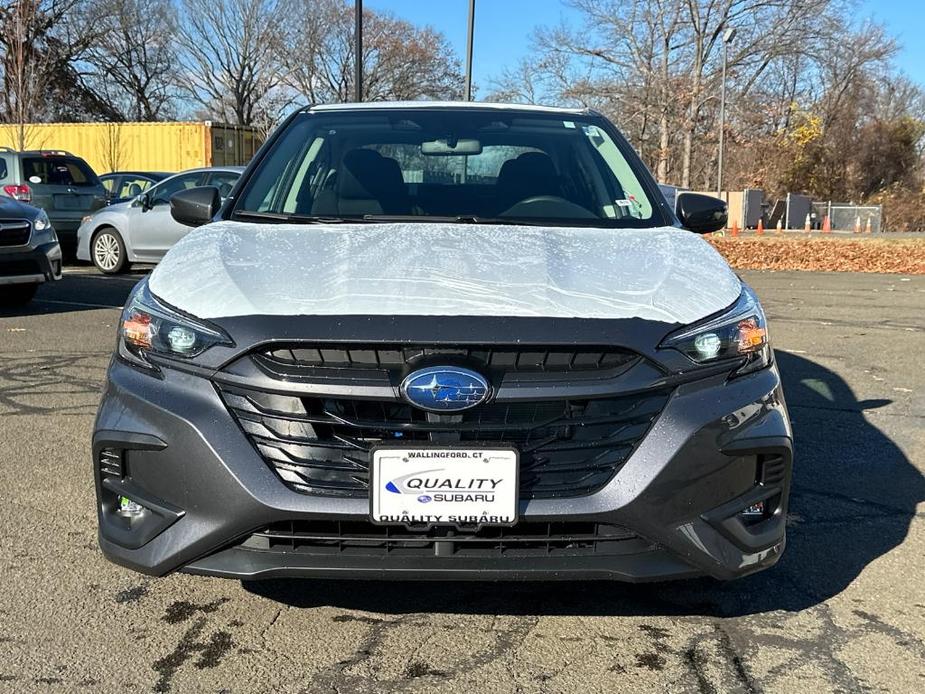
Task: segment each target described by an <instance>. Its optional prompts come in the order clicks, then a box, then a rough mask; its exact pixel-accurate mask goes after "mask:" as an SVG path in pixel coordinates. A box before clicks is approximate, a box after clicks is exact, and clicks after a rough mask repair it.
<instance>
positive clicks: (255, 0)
mask: <svg viewBox="0 0 925 694" xmlns="http://www.w3.org/2000/svg"><path fill="white" fill-rule="evenodd" d="M282 28H283V22H282V13H281V8H280V5H279V3H278V2H277V0H182V13H181V17H180V23H179V28H178V32H177V36H178V41H179V45H180V54H179V63H180V65H181V67H182V70H183V76H182V77H183V80H184V81H185V85H184V89H185V91H186V92H187V93H188V94H189V96H190V97H191V98H192V100H193V101H194V102H196V103H198V104H199V105H200V106H202V108H203V110H204V111H205V112H206V113H208V114H210V115H211V116H212V117H214V118H217V119H220V120H222V121H223V122H226V123H231V124H234V125H259V124H262V123H265V122H266V121H267V120H274V119H275V117H276V113H274V111H276V110H277V109H278V104H276V103H275V102H274V97H275V96H276V95H275V93H274V92H276V91H277V88H278V87H279V85H280V83H281V79H282V71H281V68H280V61H279V57H280V53H281V50H282V40H281V37H282Z"/></svg>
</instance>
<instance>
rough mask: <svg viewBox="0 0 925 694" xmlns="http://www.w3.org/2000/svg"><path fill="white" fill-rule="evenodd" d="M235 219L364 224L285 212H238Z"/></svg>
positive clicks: (343, 219) (339, 218) (354, 219)
mask: <svg viewBox="0 0 925 694" xmlns="http://www.w3.org/2000/svg"><path fill="white" fill-rule="evenodd" d="M232 217H233V218H235V219H238V218H240V219H259V220H263V221H268V222H288V223H290V224H350V223H355V224H362V223H363V222H364V221H365V220H364V219H363V218H362V217H354V218H350V217H323V216H320V215H311V214H286V213H284V212H256V211H253V210H237V211H235V212H234V213H233V214H232Z"/></svg>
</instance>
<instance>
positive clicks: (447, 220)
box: [363, 214, 537, 226]
mask: <svg viewBox="0 0 925 694" xmlns="http://www.w3.org/2000/svg"><path fill="white" fill-rule="evenodd" d="M363 219H365V220H367V221H370V222H422V223H423V222H430V223H436V224H440V223H443V224H509V225H515V226H535V225H536V224H537V222H533V221H529V220H522V219H504V218H501V217H479V216H478V215H474V214H460V215H455V216H453V217H448V216H439V215H424V214H364V215H363Z"/></svg>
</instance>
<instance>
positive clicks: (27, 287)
mask: <svg viewBox="0 0 925 694" xmlns="http://www.w3.org/2000/svg"><path fill="white" fill-rule="evenodd" d="M38 288H39V285H38V284H11V285H7V286H5V287H3V289H0V306H7V307H10V306H25V305H26V304H28V303H29V302H30V301H32V297H34V296H35V290H36V289H38Z"/></svg>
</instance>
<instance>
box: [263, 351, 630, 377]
mask: <svg viewBox="0 0 925 694" xmlns="http://www.w3.org/2000/svg"><path fill="white" fill-rule="evenodd" d="M264 356H265V357H266V358H268V359H270V360H272V361H273V362H275V363H276V364H277V365H279V366H283V367H285V366H295V367H308V368H335V369H351V368H352V369H385V370H390V371H400V370H402V369H404V368H406V367H409V366H413V365H414V364H416V363H418V362H420V361H421V360H422V359H427V358H440V359H446V358H453V359H461V360H464V361H465V362H467V363H471V364H478V365H479V366H480V367H485V368H486V369H488V370H495V369H502V370H504V371H505V372H547V373H549V372H572V371H605V370H609V369H616V368H619V367H621V366H624V365H626V364H629V363H630V362H632V361H634V360H635V359H637V358H638V355H637V354H635V353H634V352H631V351H629V350H624V349H619V348H616V347H595V348H583V349H574V348H569V347H533V348H531V347H517V346H510V345H508V346H505V345H498V346H493V347H490V348H488V347H471V346H446V345H442V346H433V345H361V346H357V347H344V346H343V345H317V346H312V347H292V348H288V347H274V348H272V349H270V350H267V351H266V352H265V353H264Z"/></svg>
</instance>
